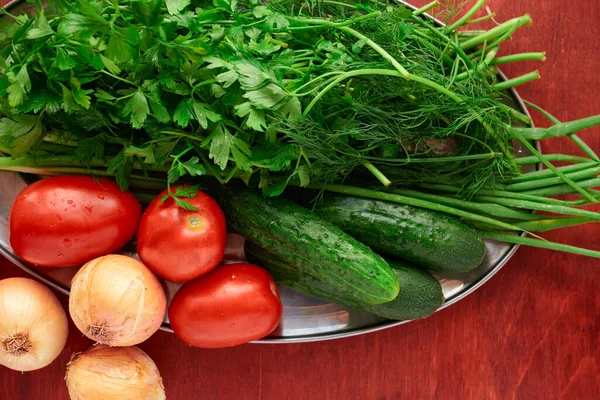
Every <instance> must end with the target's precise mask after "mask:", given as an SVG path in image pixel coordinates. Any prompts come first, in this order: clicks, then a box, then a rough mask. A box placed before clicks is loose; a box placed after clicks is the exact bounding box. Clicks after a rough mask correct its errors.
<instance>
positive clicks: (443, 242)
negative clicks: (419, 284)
mask: <svg viewBox="0 0 600 400" xmlns="http://www.w3.org/2000/svg"><path fill="white" fill-rule="evenodd" d="M315 213H316V214H317V215H320V216H321V217H322V218H323V219H326V220H327V221H329V222H331V223H333V224H334V225H337V226H339V227H340V228H342V230H343V231H345V232H347V233H348V234H350V235H351V236H353V237H354V238H356V239H357V240H360V241H361V242H362V243H364V244H366V245H367V246H369V247H371V248H372V249H373V250H375V251H376V252H378V253H381V254H384V255H387V256H391V257H394V258H401V259H404V260H406V261H408V262H410V263H411V264H415V265H417V266H420V267H423V268H426V269H430V270H432V271H438V272H450V273H456V272H467V271H471V270H473V269H475V268H477V267H478V266H479V265H480V264H481V262H482V261H483V259H484V257H485V254H486V249H485V243H484V242H483V240H482V239H481V237H480V236H479V233H478V232H477V230H475V229H473V228H471V227H470V226H468V225H467V224H465V223H464V222H462V221H460V220H458V219H456V218H453V217H451V216H449V215H446V214H442V213H437V212H434V211H429V210H424V209H420V208H416V207H411V206H405V205H402V204H396V203H390V202H387V201H381V200H371V199H364V198H360V197H352V196H343V195H337V194H329V193H326V194H325V195H324V197H323V200H322V202H321V203H320V204H318V205H317V208H316V209H315Z"/></svg>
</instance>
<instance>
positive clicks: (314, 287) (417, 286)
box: [245, 242, 445, 320]
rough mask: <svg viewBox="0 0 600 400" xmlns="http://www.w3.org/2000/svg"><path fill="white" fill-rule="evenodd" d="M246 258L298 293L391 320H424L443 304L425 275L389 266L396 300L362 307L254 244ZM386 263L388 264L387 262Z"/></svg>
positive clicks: (437, 289) (439, 292)
mask: <svg viewBox="0 0 600 400" xmlns="http://www.w3.org/2000/svg"><path fill="white" fill-rule="evenodd" d="M245 253H246V258H247V259H248V261H249V262H252V263H255V264H257V265H260V266H262V267H264V268H266V269H267V270H268V271H269V272H270V273H271V274H272V275H273V278H275V280H276V281H277V282H279V283H281V284H282V285H285V286H289V287H291V288H293V289H295V290H297V291H299V292H301V293H304V294H308V295H310V296H314V297H318V298H320V299H323V300H328V301H331V302H333V303H336V304H340V305H343V306H346V307H350V308H354V309H356V310H359V311H364V312H368V313H371V314H374V315H378V316H380V317H384V318H388V319H394V320H409V319H419V318H425V317H428V316H429V315H431V314H433V313H434V312H435V311H436V310H437V309H438V308H439V307H440V306H441V305H442V304H444V300H445V299H444V293H443V292H442V286H441V285H440V283H439V282H438V281H437V279H435V278H434V277H433V276H431V275H430V274H429V273H427V272H426V271H423V270H420V269H416V268H410V267H407V266H404V265H401V264H399V263H396V262H389V265H390V266H391V267H392V268H393V269H394V274H395V275H396V278H397V279H398V283H399V284H400V293H399V294H398V296H397V297H396V298H395V299H394V300H392V301H389V302H387V303H383V304H365V303H361V302H357V301H356V300H355V299H353V298H349V297H348V296H346V295H342V294H340V293H339V292H338V291H337V290H336V288H334V287H332V286H330V285H328V284H327V283H326V282H323V281H319V280H314V279H309V280H308V281H307V280H306V279H305V278H306V277H305V276H304V275H303V274H302V272H301V271H300V270H298V269H297V268H295V267H293V266H291V265H290V264H289V263H287V262H285V261H283V260H281V259H279V258H277V257H275V256H273V255H272V254H270V253H269V252H268V251H266V250H265V249H263V248H261V247H260V246H257V245H256V244H253V243H249V242H247V243H246V245H245ZM388 261H389V260H388Z"/></svg>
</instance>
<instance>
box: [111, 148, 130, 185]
mask: <svg viewBox="0 0 600 400" xmlns="http://www.w3.org/2000/svg"><path fill="white" fill-rule="evenodd" d="M132 172H133V158H132V157H126V156H125V150H121V151H120V152H119V154H117V155H116V156H115V157H113V158H112V159H111V160H110V161H109V162H108V173H109V174H113V173H116V174H115V178H116V180H117V183H118V184H119V187H120V188H121V190H126V189H127V188H128V187H129V176H130V175H131V173H132Z"/></svg>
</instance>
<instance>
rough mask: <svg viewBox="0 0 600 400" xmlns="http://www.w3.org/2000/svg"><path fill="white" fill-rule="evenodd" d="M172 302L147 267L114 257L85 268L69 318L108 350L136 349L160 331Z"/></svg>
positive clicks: (71, 299) (75, 287) (74, 285)
mask: <svg viewBox="0 0 600 400" xmlns="http://www.w3.org/2000/svg"><path fill="white" fill-rule="evenodd" d="M166 310H167V298H166V296H165V291H164V289H163V287H162V286H161V284H160V282H159V280H158V279H157V278H156V276H154V274H152V272H151V271H150V270H149V269H148V268H147V267H146V266H145V265H144V264H142V263H141V262H139V261H138V260H136V259H133V258H131V257H127V256H123V255H117V254H111V255H107V256H103V257H98V258H96V259H94V260H92V261H90V262H88V263H87V264H85V265H84V266H83V267H81V269H80V270H79V271H78V272H77V274H76V275H75V277H73V281H72V282H71V295H70V297H69V313H70V314H71V318H72V319H73V322H74V323H75V325H76V326H77V328H79V330H80V331H81V332H82V333H83V334H84V335H86V336H87V337H88V338H90V339H92V340H94V341H96V342H98V343H100V344H105V345H108V346H133V345H136V344H139V343H141V342H143V341H145V340H146V339H148V338H149V337H150V336H152V335H153V334H154V332H156V331H157V330H158V328H160V326H161V324H162V322H163V320H164V317H165V314H166Z"/></svg>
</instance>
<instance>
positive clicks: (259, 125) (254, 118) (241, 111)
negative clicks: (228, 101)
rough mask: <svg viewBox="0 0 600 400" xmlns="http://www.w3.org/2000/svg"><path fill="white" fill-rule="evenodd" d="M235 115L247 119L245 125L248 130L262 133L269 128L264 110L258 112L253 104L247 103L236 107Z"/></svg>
mask: <svg viewBox="0 0 600 400" xmlns="http://www.w3.org/2000/svg"><path fill="white" fill-rule="evenodd" d="M234 108H235V113H236V114H237V115H238V116H240V117H246V120H245V121H244V123H245V124H246V126H247V127H248V128H251V129H254V130H255V131H259V132H262V131H264V128H266V127H267V121H266V120H265V113H264V111H263V110H257V109H256V108H254V107H253V106H252V103H250V102H245V103H242V104H240V105H237V106H235V107H234Z"/></svg>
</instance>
